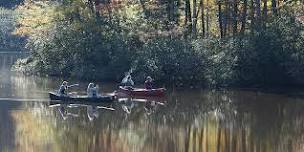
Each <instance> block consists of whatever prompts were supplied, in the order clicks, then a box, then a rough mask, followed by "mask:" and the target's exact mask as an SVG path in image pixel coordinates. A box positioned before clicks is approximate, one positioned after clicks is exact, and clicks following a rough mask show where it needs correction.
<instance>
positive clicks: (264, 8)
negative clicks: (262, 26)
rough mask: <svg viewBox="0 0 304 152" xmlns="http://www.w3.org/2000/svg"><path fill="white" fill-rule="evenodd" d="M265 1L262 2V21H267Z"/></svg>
mask: <svg viewBox="0 0 304 152" xmlns="http://www.w3.org/2000/svg"><path fill="white" fill-rule="evenodd" d="M267 11H268V10H267V0H263V21H265V20H266V19H267Z"/></svg>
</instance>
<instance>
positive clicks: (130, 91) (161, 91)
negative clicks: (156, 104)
mask: <svg viewBox="0 0 304 152" xmlns="http://www.w3.org/2000/svg"><path fill="white" fill-rule="evenodd" d="M119 91H120V92H122V93H125V94H127V95H132V96H159V97H160V96H164V95H165V91H166V89H165V88H157V89H142V88H128V87H122V86H120V87H119Z"/></svg>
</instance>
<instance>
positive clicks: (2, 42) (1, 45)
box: [0, 5, 25, 52]
mask: <svg viewBox="0 0 304 152" xmlns="http://www.w3.org/2000/svg"><path fill="white" fill-rule="evenodd" d="M17 18H18V12H17V11H14V10H12V9H8V8H5V7H1V5H0V27H1V28H0V51H6V52H7V51H22V50H24V46H25V42H24V39H23V38H22V37H20V36H17V35H13V34H12V33H13V32H14V30H15V26H16V19H17Z"/></svg>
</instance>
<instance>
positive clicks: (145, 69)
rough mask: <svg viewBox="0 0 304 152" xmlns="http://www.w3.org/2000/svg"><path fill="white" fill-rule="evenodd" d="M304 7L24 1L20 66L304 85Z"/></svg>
mask: <svg viewBox="0 0 304 152" xmlns="http://www.w3.org/2000/svg"><path fill="white" fill-rule="evenodd" d="M303 8H304V5H303V2H302V1H297V0H296V1H281V0H263V1H260V0H232V1H231V0H229V1H228V0H219V1H210V0H168V1H159V0H150V1H148V0H139V1H122V0H108V1H102V0H58V1H56V0H55V1H45V0H25V1H24V3H22V4H21V5H19V6H18V7H17V8H16V10H17V11H18V12H20V13H21V15H20V17H19V18H18V26H17V28H16V30H15V31H14V34H16V35H18V36H22V37H25V38H26V39H27V44H26V47H27V48H28V49H30V50H31V52H32V55H31V56H30V57H29V58H26V59H23V60H19V61H17V63H16V64H15V66H14V69H15V70H17V71H23V72H25V73H41V74H47V75H54V76H64V77H76V78H81V79H89V80H94V79H98V80H111V81H118V80H120V79H121V78H122V77H123V75H124V73H125V72H126V71H130V70H131V71H132V72H133V76H135V79H136V80H138V81H142V80H143V79H144V77H145V76H147V75H151V76H152V77H154V78H155V80H156V81H158V82H160V83H167V84H174V85H175V86H197V87H202V86H213V87H214V86H215V87H219V86H246V87H261V86H286V85H303V84H304V79H303V76H304V65H303V64H304V62H303V61H304V60H303V59H304V52H303V50H304V41H303V40H304V35H303V27H304V25H303V22H304V19H303V18H304V9H303Z"/></svg>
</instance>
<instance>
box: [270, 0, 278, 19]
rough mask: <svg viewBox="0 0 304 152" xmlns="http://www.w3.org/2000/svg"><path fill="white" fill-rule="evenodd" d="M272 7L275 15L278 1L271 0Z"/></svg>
mask: <svg viewBox="0 0 304 152" xmlns="http://www.w3.org/2000/svg"><path fill="white" fill-rule="evenodd" d="M271 7H272V13H273V14H274V15H277V14H278V12H277V2H276V0H271Z"/></svg>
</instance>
